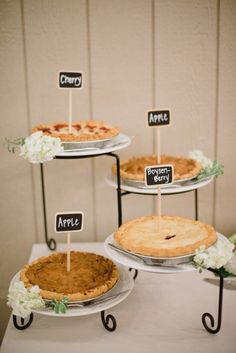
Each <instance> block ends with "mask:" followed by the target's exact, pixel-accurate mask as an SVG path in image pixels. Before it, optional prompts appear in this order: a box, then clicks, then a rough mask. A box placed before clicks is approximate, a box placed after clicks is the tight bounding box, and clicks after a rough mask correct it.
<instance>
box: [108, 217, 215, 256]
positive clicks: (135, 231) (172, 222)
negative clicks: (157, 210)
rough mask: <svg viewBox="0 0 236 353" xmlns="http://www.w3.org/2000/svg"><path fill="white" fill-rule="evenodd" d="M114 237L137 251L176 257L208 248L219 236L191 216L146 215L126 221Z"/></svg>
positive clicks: (130, 249) (127, 247)
mask: <svg viewBox="0 0 236 353" xmlns="http://www.w3.org/2000/svg"><path fill="white" fill-rule="evenodd" d="M114 238H115V241H116V242H117V243H118V244H119V245H120V246H121V247H122V248H123V249H125V250H128V251H131V252H133V253H137V254H142V255H147V256H157V257H176V256H183V255H190V254H193V253H194V252H195V250H197V249H199V247H200V246H205V247H206V248H208V247H209V246H211V245H212V244H214V242H215V241H216V239H217V235H216V232H215V230H214V228H213V227H212V226H210V225H208V224H205V223H202V222H199V221H193V220H191V219H188V218H183V217H176V216H162V217H161V218H160V219H159V218H158V217H157V216H145V217H140V218H137V219H134V220H132V221H129V222H127V223H124V224H123V225H122V226H121V227H120V228H119V229H118V230H117V232H116V233H115V234H114Z"/></svg>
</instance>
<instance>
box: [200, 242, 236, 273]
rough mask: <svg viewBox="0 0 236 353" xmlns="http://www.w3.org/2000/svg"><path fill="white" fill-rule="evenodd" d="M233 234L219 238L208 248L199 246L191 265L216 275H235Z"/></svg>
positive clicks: (235, 262) (235, 254) (235, 259)
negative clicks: (222, 238)
mask: <svg viewBox="0 0 236 353" xmlns="http://www.w3.org/2000/svg"><path fill="white" fill-rule="evenodd" d="M234 241H236V239H235V236H232V237H231V238H229V240H227V239H225V240H220V239H218V241H217V242H216V243H215V244H214V245H213V246H211V247H209V248H208V249H206V250H205V249H203V248H200V249H199V250H198V251H197V253H196V255H195V256H194V258H193V265H194V266H195V267H196V268H198V269H199V271H200V272H201V271H202V270H203V269H208V270H211V271H212V272H214V273H215V274H216V275H218V276H222V277H228V276H236V252H235V251H234V249H235V245H234V244H233V242H234Z"/></svg>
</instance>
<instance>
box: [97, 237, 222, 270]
mask: <svg viewBox="0 0 236 353" xmlns="http://www.w3.org/2000/svg"><path fill="white" fill-rule="evenodd" d="M217 236H218V240H217V241H228V239H227V238H226V237H225V236H224V235H222V234H220V233H217ZM108 243H113V244H115V240H114V235H113V234H111V235H109V236H108V238H106V240H105V242H104V248H105V251H106V253H107V255H108V256H109V257H110V258H111V259H112V260H113V261H116V262H118V263H120V264H122V265H124V266H126V267H129V268H135V269H136V270H141V271H146V272H155V273H166V274H167V273H179V272H191V271H196V268H195V267H194V266H193V265H192V264H191V262H190V263H186V264H180V265H176V266H174V267H165V266H156V265H155V266H149V265H146V264H144V263H143V262H142V261H139V260H136V259H133V258H131V257H129V256H128V255H123V254H121V253H119V252H117V251H116V250H114V249H112V248H110V247H109V245H108Z"/></svg>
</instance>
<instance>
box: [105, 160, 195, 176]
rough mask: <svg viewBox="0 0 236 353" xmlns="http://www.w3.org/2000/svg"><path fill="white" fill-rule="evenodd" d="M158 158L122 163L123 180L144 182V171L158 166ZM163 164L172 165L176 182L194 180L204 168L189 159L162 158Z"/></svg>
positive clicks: (113, 171) (114, 170)
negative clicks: (149, 167) (148, 167)
mask: <svg viewBox="0 0 236 353" xmlns="http://www.w3.org/2000/svg"><path fill="white" fill-rule="evenodd" d="M157 164H158V163H157V157H156V156H155V155H152V156H143V157H133V158H130V159H128V160H125V161H121V163H120V176H121V178H123V179H128V180H136V181H143V182H144V169H145V167H147V166H151V165H157ZM161 164H172V165H173V167H174V180H181V179H187V178H193V177H195V176H197V175H198V174H199V172H200V170H201V169H202V166H201V165H200V164H199V163H198V162H197V161H196V160H194V159H192V158H187V157H174V156H164V155H163V156H161ZM112 173H113V174H114V175H116V165H115V164H114V165H113V166H112Z"/></svg>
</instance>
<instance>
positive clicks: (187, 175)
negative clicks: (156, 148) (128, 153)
mask: <svg viewBox="0 0 236 353" xmlns="http://www.w3.org/2000/svg"><path fill="white" fill-rule="evenodd" d="M152 157H153V158H155V157H156V156H155V155H150V156H140V157H132V158H130V159H127V160H125V161H121V162H120V176H121V178H123V179H128V180H137V181H143V182H144V170H143V175H139V174H133V173H129V172H126V171H124V170H123V169H122V167H123V166H124V165H126V164H127V163H132V162H133V161H135V159H141V158H152ZM161 157H165V158H169V157H171V158H173V157H174V158H176V159H178V158H179V159H181V158H182V159H186V160H189V161H190V160H191V162H192V163H194V168H193V169H192V170H191V171H190V172H188V173H185V174H177V173H176V170H175V171H174V173H175V175H174V180H180V179H186V178H193V177H195V176H197V175H198V174H199V172H200V170H201V169H202V166H201V164H200V163H199V162H197V161H196V160H195V159H192V158H188V157H181V156H170V155H162V156H161ZM168 164H169V163H168ZM112 174H113V175H116V164H113V166H112Z"/></svg>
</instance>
